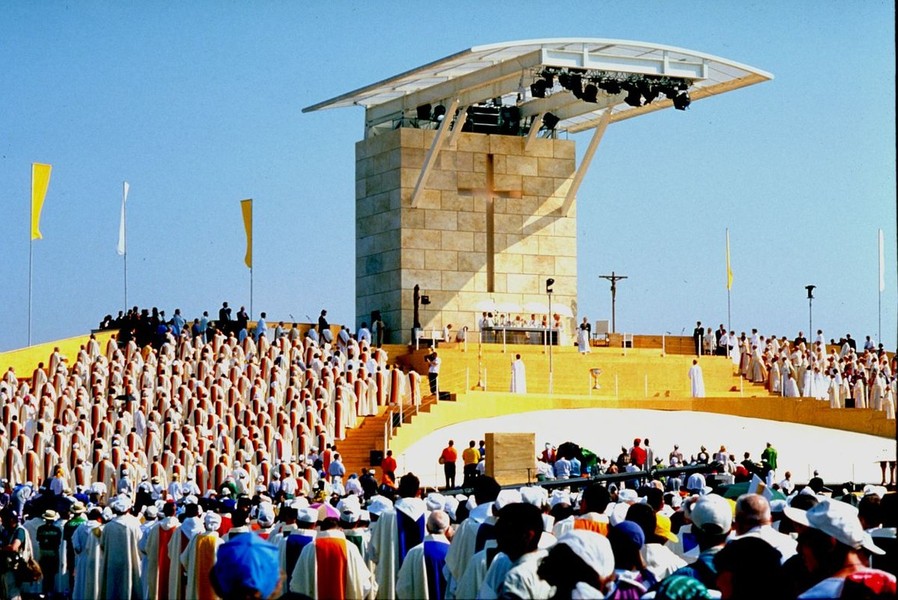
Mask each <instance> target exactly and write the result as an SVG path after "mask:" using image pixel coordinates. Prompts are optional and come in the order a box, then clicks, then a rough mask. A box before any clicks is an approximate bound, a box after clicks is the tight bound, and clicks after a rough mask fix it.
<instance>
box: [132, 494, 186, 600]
mask: <svg viewBox="0 0 898 600" xmlns="http://www.w3.org/2000/svg"><path fill="white" fill-rule="evenodd" d="M178 525H180V522H179V521H178V518H177V517H176V516H175V504H174V503H173V502H166V503H165V504H164V505H163V506H162V518H161V519H159V520H157V521H155V522H154V523H153V526H152V527H150V529H149V530H148V531H147V532H146V535H145V536H144V537H143V538H142V539H141V540H140V543H139V544H138V548H139V549H140V551H141V552H143V553H144V555H145V556H146V559H145V560H146V570H145V571H144V572H143V580H144V589H145V590H146V593H147V598H158V597H160V596H165V595H166V594H167V593H168V574H169V570H170V568H171V560H170V559H169V554H168V543H169V541H170V540H171V538H172V536H173V535H175V534H176V533H177V532H178Z"/></svg>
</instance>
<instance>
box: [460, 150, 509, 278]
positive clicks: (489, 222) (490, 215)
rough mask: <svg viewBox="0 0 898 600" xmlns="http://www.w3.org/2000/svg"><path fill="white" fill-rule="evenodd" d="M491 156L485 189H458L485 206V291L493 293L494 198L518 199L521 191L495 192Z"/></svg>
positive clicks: (487, 168) (488, 159)
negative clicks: (480, 200)
mask: <svg viewBox="0 0 898 600" xmlns="http://www.w3.org/2000/svg"><path fill="white" fill-rule="evenodd" d="M493 159H494V157H493V155H492V154H487V155H486V187H482V188H458V193H459V194H460V195H471V196H474V198H475V201H476V199H477V198H482V199H483V200H484V202H485V204H486V288H487V289H486V291H487V292H490V293H492V292H494V291H496V290H495V279H496V239H495V230H496V221H495V219H496V203H495V201H496V198H507V199H518V200H519V199H520V198H521V195H522V192H521V190H496V188H495V183H494V179H493Z"/></svg>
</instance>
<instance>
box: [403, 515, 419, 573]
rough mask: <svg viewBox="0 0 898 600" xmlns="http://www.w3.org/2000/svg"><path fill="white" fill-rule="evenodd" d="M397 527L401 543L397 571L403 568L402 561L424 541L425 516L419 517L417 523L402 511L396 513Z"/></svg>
mask: <svg viewBox="0 0 898 600" xmlns="http://www.w3.org/2000/svg"><path fill="white" fill-rule="evenodd" d="M396 525H397V529H398V531H399V535H398V536H397V537H398V541H399V552H398V553H397V554H398V557H397V559H398V560H397V561H396V567H397V569H398V568H399V567H401V566H402V561H403V560H405V555H406V554H408V551H409V550H411V549H412V548H414V547H415V546H417V545H418V544H420V543H421V542H422V541H423V540H424V515H421V516H420V517H418V519H417V520H416V521H413V520H412V519H411V517H409V516H408V515H407V514H405V513H404V512H402V511H401V510H397V511H396Z"/></svg>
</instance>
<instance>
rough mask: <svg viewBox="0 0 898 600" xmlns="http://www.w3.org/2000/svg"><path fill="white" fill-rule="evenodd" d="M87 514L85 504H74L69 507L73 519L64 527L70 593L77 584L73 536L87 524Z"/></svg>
mask: <svg viewBox="0 0 898 600" xmlns="http://www.w3.org/2000/svg"><path fill="white" fill-rule="evenodd" d="M86 512H87V507H86V506H84V503H83V502H79V501H75V502H73V503H72V505H71V506H70V507H69V514H70V515H71V518H69V520H67V521H66V522H65V525H63V526H62V540H63V542H65V553H64V556H65V565H64V567H63V572H64V573H65V577H66V588H65V589H67V590H68V591H69V592H70V593H71V591H72V589H73V587H74V584H75V549H74V548H73V547H72V536H73V535H75V530H77V529H78V527H80V526H81V525H82V524H84V523H86V522H87V518H86V517H85V516H84V513H86Z"/></svg>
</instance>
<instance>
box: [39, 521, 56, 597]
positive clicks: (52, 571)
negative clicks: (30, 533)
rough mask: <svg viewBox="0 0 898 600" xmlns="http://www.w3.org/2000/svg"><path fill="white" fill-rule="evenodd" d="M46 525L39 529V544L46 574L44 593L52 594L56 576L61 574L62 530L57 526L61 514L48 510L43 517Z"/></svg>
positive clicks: (43, 570)
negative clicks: (60, 549)
mask: <svg viewBox="0 0 898 600" xmlns="http://www.w3.org/2000/svg"><path fill="white" fill-rule="evenodd" d="M42 517H43V519H44V524H43V525H41V526H40V527H38V528H37V543H38V546H39V547H40V550H41V552H40V557H41V558H40V564H41V571H42V572H43V574H44V579H43V587H42V591H43V592H44V593H45V594H51V593H53V592H55V591H56V589H55V584H56V574H57V573H59V548H60V545H61V542H62V529H60V528H59V527H57V526H56V521H57V520H58V519H59V513H57V512H56V511H55V510H47V511H45V512H44V514H43V515H42Z"/></svg>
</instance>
